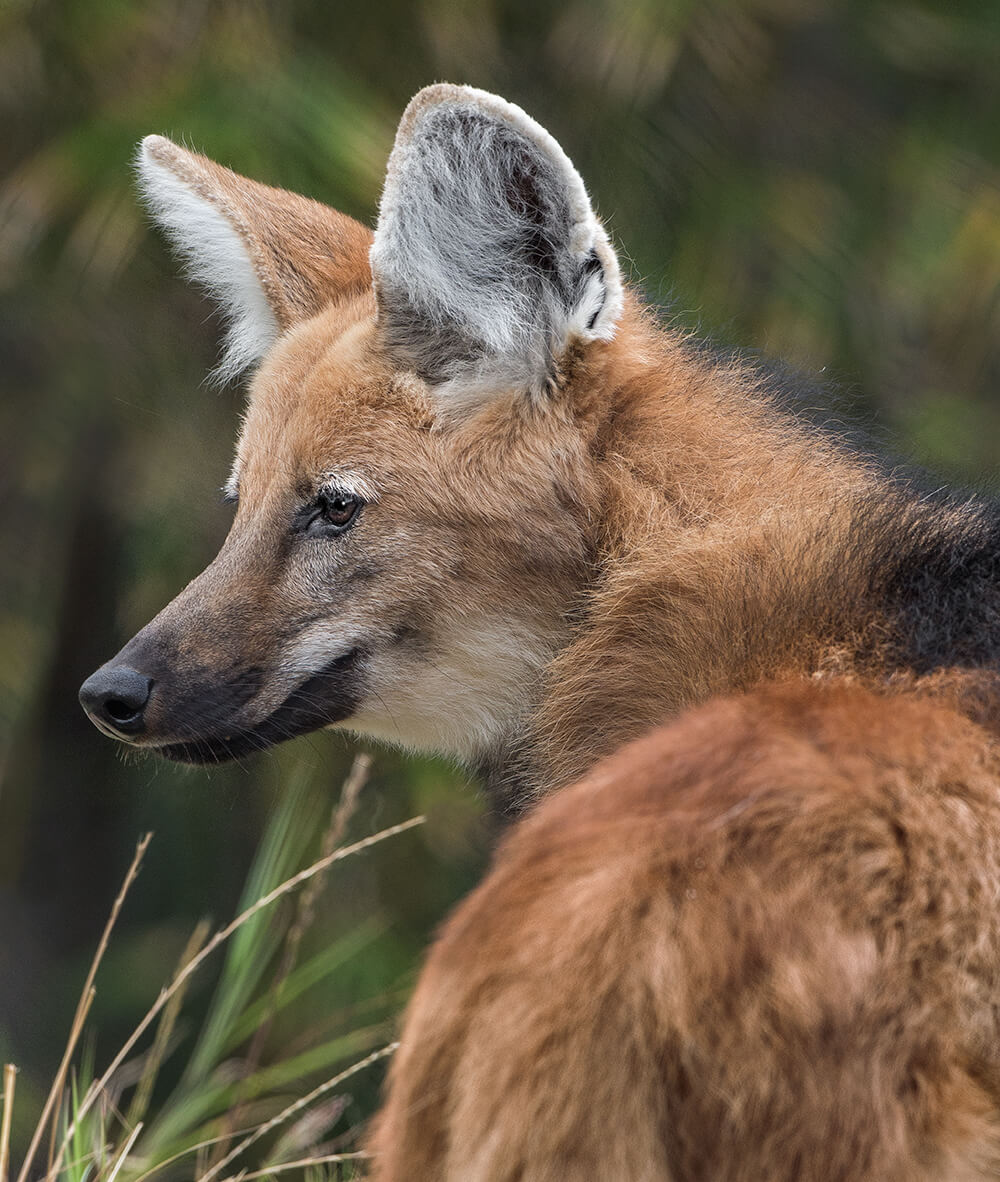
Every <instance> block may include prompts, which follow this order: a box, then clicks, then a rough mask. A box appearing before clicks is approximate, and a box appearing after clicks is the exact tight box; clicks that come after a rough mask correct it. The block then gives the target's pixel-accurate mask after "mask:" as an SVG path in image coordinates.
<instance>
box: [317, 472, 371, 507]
mask: <svg viewBox="0 0 1000 1182" xmlns="http://www.w3.org/2000/svg"><path fill="white" fill-rule="evenodd" d="M321 484H322V485H323V487H324V488H327V487H331V486H332V487H333V488H336V489H337V490H338V491H340V492H345V493H350V494H351V496H355V497H359V498H360V499H361V500H362V501H368V502H371V501H377V500H378V489H377V488H376V487H375V485H374V484H372V482H371V481H370V480H369V479H368V477H367V476H365V475H364V474H363V473H361V472H358V471H357V470H356V469H354V468H334V469H332V470H331V471H329V472H325V473H324V474H323V476H322V477H321Z"/></svg>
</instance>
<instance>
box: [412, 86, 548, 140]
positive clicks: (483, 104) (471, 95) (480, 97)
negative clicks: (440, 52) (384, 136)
mask: <svg viewBox="0 0 1000 1182" xmlns="http://www.w3.org/2000/svg"><path fill="white" fill-rule="evenodd" d="M438 107H465V108H466V109H468V108H473V109H475V110H477V111H480V112H482V113H484V114H488V115H491V116H493V118H495V119H500V120H503V121H505V122H514V123H516V122H519V121H520V120H527V121H528V122H533V120H531V119H530V116H528V115H527V113H526V112H525V111H523V110H522V109H521V108H520V107H519V106H517V105H516V104H515V103H511V102H508V100H507V99H505V98H501V97H500V95H498V94H493V93H492V92H491V91H489V90H480V89H479V88H478V87H476V86H466V85H465V84H464V83H456V82H434V83H432V84H431V85H430V86H425V87H424V88H423V89H422V90H418V91H417V93H416V94H415V95H414V96H413V98H411V99H410V101H409V103H408V104H407V106H406V110H405V111H404V112H403V117H402V119H401V120H400V124H399V129H400V131H401V132H404V133H405V129H410V128H412V127H413V126H414V124H416V123H417V122H419V121H420V119H421V118H422V117H423V116H424V115H426V114H428V113H429V112H431V111H433V110H434V109H436V108H438Z"/></svg>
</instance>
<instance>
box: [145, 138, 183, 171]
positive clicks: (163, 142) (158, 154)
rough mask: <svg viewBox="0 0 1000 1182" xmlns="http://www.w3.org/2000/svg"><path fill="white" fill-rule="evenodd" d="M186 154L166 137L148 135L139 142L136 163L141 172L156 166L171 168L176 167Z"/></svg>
mask: <svg viewBox="0 0 1000 1182" xmlns="http://www.w3.org/2000/svg"><path fill="white" fill-rule="evenodd" d="M186 154H187V153H185V151H184V149H183V148H182V147H181V146H180V145H179V144H175V143H174V141H173V140H170V139H167V137H166V136H165V135H147V136H143V138H142V139H141V140H140V141H139V145H138V147H137V148H136V153H135V162H136V165H137V166H138V168H139V170H140V172H141V171H143V170H144V169H148V168H149V167H150V166H156V165H159V166H160V167H162V168H171V167H172V166H176V165H177V163H178V162H179V160H180V159H181V157H182V156H184V155H186Z"/></svg>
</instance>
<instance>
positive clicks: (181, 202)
mask: <svg viewBox="0 0 1000 1182" xmlns="http://www.w3.org/2000/svg"><path fill="white" fill-rule="evenodd" d="M136 164H137V169H138V173H139V180H140V184H141V187H142V192H143V196H144V197H145V200H146V202H147V204H148V205H149V208H150V210H151V212H152V214H153V216H154V217H155V218H156V220H157V221H158V222H159V224H160V225H161V226H162V227H163V229H164V230H166V232H167V234H168V235H169V236H170V238H171V239H172V241H173V243H174V245H175V246H176V247H177V248H178V250H179V251H180V253H181V255H182V256H183V257H184V260H185V262H186V263H187V265H188V269H189V271H190V273H191V275H192V276H193V277H194V278H195V279H196V280H198V282H200V283H202V284H203V285H204V286H205V287H206V288H208V290H209V292H210V293H211V294H212V295H213V296H214V297H215V299H216V300H217V302H218V303H219V305H220V306H221V308H222V311H223V314H224V315H225V317H226V320H227V321H228V328H227V333H226V342H225V348H224V351H223V356H222V359H221V361H220V362H219V365H218V367H217V369H216V374H217V376H218V377H220V378H221V379H223V380H226V379H229V378H232V377H235V376H236V375H237V374H238V373H240V372H241V371H242V370H243V369H245V368H246V367H247V366H249V365H252V364H253V363H254V362H256V361H259V360H260V358H261V357H263V355H264V354H265V353H266V352H267V350H268V349H269V348H270V346H271V345H272V344H273V342H274V341H275V339H276V338H277V337H278V336H279V335H280V334H281V333H282V332H283V331H284V330H285V329H287V328H290V327H291V326H292V325H293V324H296V323H298V322H299V321H301V320H305V319H308V318H309V317H310V316H313V315H315V314H316V313H317V312H318V311H320V309H321V308H323V307H324V306H325V305H326V304H327V303H329V302H330V301H331V300H334V299H336V298H338V297H340V296H346V295H350V294H355V293H360V292H363V291H365V290H366V289H367V288H368V286H369V285H370V283H371V270H370V267H369V264H368V250H369V248H370V246H371V240H372V238H371V231H369V230H368V229H367V228H366V227H365V226H362V225H361V224H360V222H356V221H354V219H353V218H349V217H346V216H345V215H344V214H341V213H337V211H336V210H334V209H330V208H328V207H327V206H325V205H320V204H319V203H318V202H316V201H309V200H308V199H307V198H305V197H299V196H297V195H296V194H295V193H288V192H285V191H284V190H282V189H272V188H269V187H268V186H267V185H261V184H258V183H257V182H256V181H251V180H247V178H246V177H242V176H238V175H237V174H236V173H234V172H230V171H229V169H228V168H223V167H222V166H221V165H219V164H215V163H214V162H213V161H211V160H208V159H206V158H205V157H204V156H199V155H197V154H196V153H194V152H189V151H187V149H185V148H181V147H179V146H178V145H177V144H175V143H172V142H171V141H170V140H168V139H164V137H163V136H159V135H151V136H147V137H146V138H145V139H144V140H143V141H142V143H141V144H140V146H139V152H138V159H137V162H136Z"/></svg>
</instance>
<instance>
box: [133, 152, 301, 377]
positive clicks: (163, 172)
mask: <svg viewBox="0 0 1000 1182" xmlns="http://www.w3.org/2000/svg"><path fill="white" fill-rule="evenodd" d="M167 151H174V152H176V151H178V149H177V148H176V147H175V146H174V145H173V144H172V143H170V141H169V140H165V139H163V137H161V136H155V135H151V136H147V137H146V138H145V139H144V140H143V141H142V143H141V144H140V146H139V151H138V155H137V160H136V167H137V170H138V173H139V179H140V184H141V188H142V194H143V197H144V198H145V201H146V204H147V205H148V206H149V209H150V212H151V213H152V214H153V217H154V218H155V219H156V221H157V222H158V223H159V224H160V225H161V226H162V227H163V229H164V230H165V231H166V232H167V234H168V235H169V237H170V239H171V241H172V242H173V244H174V246H175V247H176V248H177V250H178V251H179V253H180V254H181V256H182V258H183V259H184V262H185V265H186V267H187V271H188V273H189V274H190V276H191V277H192V278H193V279H195V280H196V281H197V282H198V283H200V284H202V286H204V287H205V288H207V290H208V292H209V294H210V295H211V296H212V297H213V298H214V299H215V300H216V302H217V303H218V305H219V307H220V309H221V311H222V314H223V316H224V317H225V320H226V338H225V343H224V346H223V354H222V358H221V359H220V361H219V364H218V365H217V366H216V369H215V373H214V376H215V377H216V378H217V379H218V380H219V381H223V382H225V381H229V380H230V379H232V378H235V377H237V376H238V375H239V374H240V373H242V371H243V370H245V369H246V368H247V367H248V366H251V365H253V364H255V363H256V362H258V361H259V360H260V359H261V358H262V357H263V356H264V354H265V353H266V352H267V350H268V349H269V348H270V347H271V345H272V344H273V343H274V341H275V340H276V339H277V337H278V334H279V326H278V321H277V319H276V318H275V315H274V313H273V312H272V311H271V307H270V305H269V303H268V301H267V297H266V295H265V294H264V289H263V287H262V286H261V283H260V280H259V279H258V277H257V274H256V272H255V270H254V265H253V261H252V259H251V256H250V251H249V249H248V246H247V244H246V242H245V240H244V239H243V237H242V236H241V234H240V233H239V231H238V230H237V229H236V228H235V226H234V225H233V223H232V222H231V221H230V220H229V218H227V217H226V215H225V213H223V211H222V209H221V208H220V207H219V206H217V205H216V204H214V203H213V202H212V201H210V200H209V199H208V198H207V197H204V196H202V195H201V194H200V193H198V192H197V191H196V190H195V189H194V188H193V187H192V186H191V185H190V184H188V183H187V182H186V181H185V180H183V179H182V178H181V177H180V176H179V175H178V174H177V173H175V172H174V171H173V169H171V167H170V166H169V164H167V163H165V162H164V161H163V159H162V158H158V157H162V156H164V155H166V152H167Z"/></svg>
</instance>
